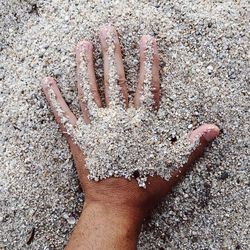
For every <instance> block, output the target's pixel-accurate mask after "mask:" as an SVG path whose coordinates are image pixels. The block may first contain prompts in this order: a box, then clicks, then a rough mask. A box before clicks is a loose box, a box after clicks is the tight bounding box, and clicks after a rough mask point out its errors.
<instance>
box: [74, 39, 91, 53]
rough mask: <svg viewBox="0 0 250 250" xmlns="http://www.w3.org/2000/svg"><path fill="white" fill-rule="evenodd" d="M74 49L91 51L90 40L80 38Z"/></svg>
mask: <svg viewBox="0 0 250 250" xmlns="http://www.w3.org/2000/svg"><path fill="white" fill-rule="evenodd" d="M76 50H77V51H79V52H80V51H84V52H91V51H92V50H93V45H92V43H91V42H89V41H87V40H81V41H80V42H78V43H77V45H76Z"/></svg>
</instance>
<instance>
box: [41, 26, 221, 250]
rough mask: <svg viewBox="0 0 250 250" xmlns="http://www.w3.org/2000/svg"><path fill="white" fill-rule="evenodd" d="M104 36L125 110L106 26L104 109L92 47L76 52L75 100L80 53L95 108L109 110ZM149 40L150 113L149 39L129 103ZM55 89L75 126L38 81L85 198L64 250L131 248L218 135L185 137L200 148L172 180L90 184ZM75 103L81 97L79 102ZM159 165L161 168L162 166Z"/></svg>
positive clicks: (156, 87) (83, 45)
mask: <svg viewBox="0 0 250 250" xmlns="http://www.w3.org/2000/svg"><path fill="white" fill-rule="evenodd" d="M108 32H113V33H114V34H115V62H116V66H117V70H118V75H119V85H120V87H121V92H122V96H123V97H124V100H125V103H126V106H128V92H127V85H126V79H125V73H124V67H123V63H122V55H121V48H120V44H119V40H118V35H117V32H116V30H115V29H114V28H113V27H111V26H108V25H106V26H103V27H102V28H101V29H100V40H101V45H102V50H103V60H104V82H105V101H106V103H105V105H103V104H102V102H101V98H100V95H99V92H98V88H97V83H96V78H95V72H94V62H93V46H92V44H91V43H90V42H88V41H81V42H80V43H79V44H78V45H77V48H76V63H77V80H78V84H77V86H78V93H79V97H81V96H82V95H84V93H83V91H82V90H81V88H80V84H79V83H80V82H81V78H80V74H79V58H80V51H81V50H83V51H84V52H85V53H86V57H87V70H88V77H89V84H90V87H91V91H92V93H93V97H94V100H95V102H96V103H97V105H98V107H108V106H109V93H108V84H109V81H108V70H109V69H108V65H109V64H108V56H107V43H106V40H105V37H106V35H107V33H108ZM149 39H153V45H152V46H153V50H154V57H153V66H152V76H153V80H152V86H153V94H154V100H155V103H154V105H153V107H152V109H157V108H158V107H159V104H160V80H159V56H158V52H157V45H156V42H155V40H154V38H152V37H150V36H143V37H142V39H141V41H140V72H139V80H138V86H137V91H136V94H135V99H134V106H135V107H136V108H138V107H140V95H141V92H142V89H143V82H144V67H143V66H144V63H145V53H144V52H145V44H146V42H147V41H148V40H149ZM48 81H49V83H50V87H51V88H52V89H53V90H54V92H55V94H56V97H57V101H58V103H59V105H60V106H61V108H62V109H63V110H64V113H65V115H66V116H67V117H68V119H69V120H70V122H71V123H72V125H75V123H76V120H77V119H76V117H75V115H74V114H73V113H72V112H71V111H70V109H69V107H68V106H67V104H66V102H65V101H64V99H63V97H62V95H61V93H60V91H59V89H58V87H57V85H56V81H55V80H54V79H53V78H51V77H47V78H45V79H44V80H43V81H42V87H43V90H44V93H45V95H46V98H47V100H48V102H49V104H50V106H51V108H52V111H53V114H54V115H55V118H56V121H57V123H58V124H59V126H60V129H61V131H62V133H63V134H64V135H65V138H66V139H67V142H68V144H69V147H70V150H71V153H72V155H73V158H74V161H75V165H76V168H77V173H78V177H79V179H80V183H81V186H82V188H83V190H84V193H85V202H84V206H83V211H82V214H81V216H80V219H79V221H78V223H77V225H76V227H75V229H74V231H73V233H72V235H71V237H70V240H69V242H68V245H67V246H66V249H67V250H78V249H79V250H80V249H95V250H97V249H101V250H106V249H107V250H108V249H109V250H110V249H119V250H120V249H121V250H122V249H136V245H137V240H138V236H139V233H140V229H141V225H142V223H143V220H144V219H145V218H146V217H147V216H148V215H149V214H150V212H151V211H152V209H153V208H154V207H155V206H156V205H157V204H158V203H159V202H160V201H161V200H162V199H163V198H164V197H165V196H166V195H167V194H168V193H169V192H170V191H171V190H172V188H173V187H174V186H175V185H176V184H177V183H178V182H179V181H180V180H181V178H182V176H184V175H185V173H186V172H187V171H188V170H189V169H190V167H191V166H192V165H193V163H194V161H196V160H197V159H198V158H199V157H200V156H201V155H202V153H203V152H204V150H205V148H206V146H207V145H208V144H209V143H210V142H211V141H213V140H214V139H215V138H216V137H217V136H218V134H219V128H218V127H217V126H215V125H213V124H204V125H202V126H200V127H198V128H197V129H195V130H193V131H192V132H191V133H190V134H189V138H190V142H192V141H193V140H194V138H195V137H196V136H199V138H200V144H199V145H198V146H197V148H196V149H195V150H194V151H193V153H192V154H191V155H190V157H189V160H188V162H187V164H185V165H184V166H180V169H179V170H178V171H175V172H173V173H172V178H171V179H170V180H168V181H165V180H163V179H162V178H160V177H159V176H154V177H149V178H148V181H147V188H146V189H144V188H140V187H139V186H138V184H137V181H136V180H135V179H132V180H131V181H129V180H127V179H124V178H109V179H106V180H101V181H98V182H95V181H90V180H88V178H87V175H88V170H87V169H86V166H85V156H84V152H83V151H82V150H81V149H80V148H79V146H78V145H76V144H74V143H73V140H72V138H71V137H70V136H69V135H68V134H67V131H66V128H65V127H64V126H63V124H62V123H61V120H60V118H59V116H58V114H57V112H56V110H55V108H54V107H53V106H52V104H51V101H50V98H49V95H48V85H47V84H46V82H48ZM79 99H80V98H79ZM80 106H81V109H82V113H83V118H84V120H85V122H86V123H90V122H91V121H90V118H89V114H88V107H87V106H86V104H85V103H83V102H80ZM162 164H164V163H162Z"/></svg>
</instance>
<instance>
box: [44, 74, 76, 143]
mask: <svg viewBox="0 0 250 250" xmlns="http://www.w3.org/2000/svg"><path fill="white" fill-rule="evenodd" d="M41 85H42V88H43V91H44V93H45V96H46V99H47V100H48V102H49V105H50V107H51V109H52V112H53V114H54V116H55V119H56V122H57V123H58V124H59V127H60V129H61V131H62V133H63V135H65V136H66V138H67V140H69V141H72V138H71V135H70V134H71V133H70V130H71V129H72V128H73V127H74V126H75V124H76V121H77V119H76V117H75V115H74V114H73V113H72V112H71V110H70V109H69V107H68V105H67V104H66V102H65V100H64V98H63V97H62V94H61V92H60V90H59V89H58V87H57V84H56V81H55V79H54V78H52V77H45V78H44V79H43V80H42V82H41Z"/></svg>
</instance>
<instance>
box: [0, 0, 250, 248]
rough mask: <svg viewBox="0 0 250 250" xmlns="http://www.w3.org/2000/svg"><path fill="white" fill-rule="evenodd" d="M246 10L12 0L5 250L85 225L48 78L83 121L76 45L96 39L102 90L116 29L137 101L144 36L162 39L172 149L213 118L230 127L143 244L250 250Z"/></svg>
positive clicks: (5, 11) (3, 109) (6, 80)
mask: <svg viewBox="0 0 250 250" xmlns="http://www.w3.org/2000/svg"><path fill="white" fill-rule="evenodd" d="M247 8H249V4H248V3H247V1H245V0H241V1H235V0H234V1H233V0H227V1H206V0H204V1H198V0H197V1H188V0H173V1H132V0H131V1H80V0H75V1H66V0H65V1H63V0H48V1H40V0H38V1H33V0H29V1H28V0H27V1H25V0H10V1H9V0H2V1H1V3H0V13H1V22H0V25H1V26H0V27H1V43H0V52H1V54H0V57H1V65H0V79H1V92H0V135H1V136H0V142H1V147H0V161H1V163H2V164H1V171H0V187H1V190H0V225H1V230H0V249H62V248H63V246H64V245H65V244H66V242H67V240H68V237H69V235H70V232H71V230H72V228H73V227H74V225H75V223H76V221H77V219H78V218H79V214H80V212H81V209H82V202H83V200H84V193H83V192H82V190H81V189H80V187H79V183H78V180H77V176H76V171H75V167H74V163H73V160H72V157H71V154H70V152H69V149H68V147H67V144H66V141H65V139H64V138H63V136H62V135H61V133H60V132H59V131H58V125H57V124H56V122H55V120H54V117H53V115H52V113H51V110H50V108H49V106H48V104H47V101H46V99H45V96H44V94H43V92H42V89H41V86H40V81H41V79H42V78H43V77H44V76H47V75H51V76H53V77H55V78H56V79H57V81H58V85H59V87H60V89H61V91H62V93H63V96H64V97H65V99H66V101H67V103H68V104H69V106H70V108H71V109H72V111H73V112H74V113H75V114H76V115H77V116H80V109H79V103H78V99H77V87H76V69H75V68H76V62H75V45H76V44H77V43H78V42H79V41H80V40H82V39H86V40H89V41H92V42H93V44H94V49H95V67H96V74H97V75H96V76H97V81H98V84H99V85H100V89H101V90H103V66H102V64H103V61H102V56H101V49H100V41H99V38H98V28H99V26H101V25H103V24H105V23H111V24H113V25H114V26H115V27H116V29H117V31H118V33H119V38H120V42H121V45H122V54H123V61H124V65H125V72H126V78H127V80H128V84H129V99H130V100H132V99H133V97H134V93H135V87H136V83H137V79H138V70H139V47H138V41H139V40H140V38H141V36H142V35H144V34H146V35H147V34H148V35H152V36H154V37H155V38H156V41H157V44H158V48H159V55H160V65H161V93H162V97H161V112H160V115H161V119H162V121H164V120H165V121H166V122H167V123H169V124H170V123H171V122H172V124H170V125H169V126H170V127H169V128H171V129H170V131H171V133H169V134H168V137H167V138H168V139H170V142H171V141H172V142H173V141H176V143H178V142H180V140H181V137H182V135H185V134H187V133H188V132H190V131H191V130H193V129H195V128H197V127H198V126H199V125H201V124H203V123H215V124H216V125H218V126H219V127H220V128H221V133H220V136H219V138H218V139H217V140H216V141H215V142H213V144H212V145H211V146H210V147H209V148H208V149H207V151H206V153H205V155H204V157H203V158H202V159H200V161H199V162H198V163H197V164H196V165H195V166H194V169H193V171H192V172H191V173H189V174H188V175H187V176H186V178H185V179H184V180H183V182H182V183H181V184H180V185H179V186H178V187H177V188H176V189H175V190H174V192H173V193H172V194H171V195H170V196H168V198H167V199H166V200H165V201H164V202H163V203H162V205H161V206H159V208H158V209H156V211H155V213H154V214H153V216H152V219H151V220H150V221H149V222H147V223H145V225H144V226H143V231H142V233H141V235H140V239H139V244H138V248H139V249H248V247H247V246H248V245H250V241H249V226H250V219H249V218H250V216H249V212H248V211H249V203H248V199H249V184H250V181H249V166H248V161H249V155H250V154H249V130H250V129H249V120H250V117H249V82H248V77H249V64H248V51H249V22H248V21H249V20H248V17H247ZM118 114H120V112H118ZM173 125H174V126H173ZM165 126H166V125H165ZM159 127H162V126H159Z"/></svg>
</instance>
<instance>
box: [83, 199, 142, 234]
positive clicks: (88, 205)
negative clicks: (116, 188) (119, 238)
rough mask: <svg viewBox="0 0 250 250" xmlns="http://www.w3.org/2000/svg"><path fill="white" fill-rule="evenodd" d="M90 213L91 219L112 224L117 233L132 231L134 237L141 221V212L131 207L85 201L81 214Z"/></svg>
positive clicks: (137, 232) (138, 230)
mask: <svg viewBox="0 0 250 250" xmlns="http://www.w3.org/2000/svg"><path fill="white" fill-rule="evenodd" d="M86 214H88V215H92V216H93V219H95V220H97V221H99V222H100V223H102V224H103V225H105V224H109V225H110V224H112V225H114V227H115V228H116V231H117V233H120V234H126V233H128V232H133V235H136V237H137V236H138V235H139V233H140V229H141V225H142V223H143V219H144V216H143V213H142V212H140V211H138V210H137V209H134V208H132V207H121V206H116V205H114V204H108V203H107V204H105V203H101V202H85V203H84V207H83V212H82V215H86Z"/></svg>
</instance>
